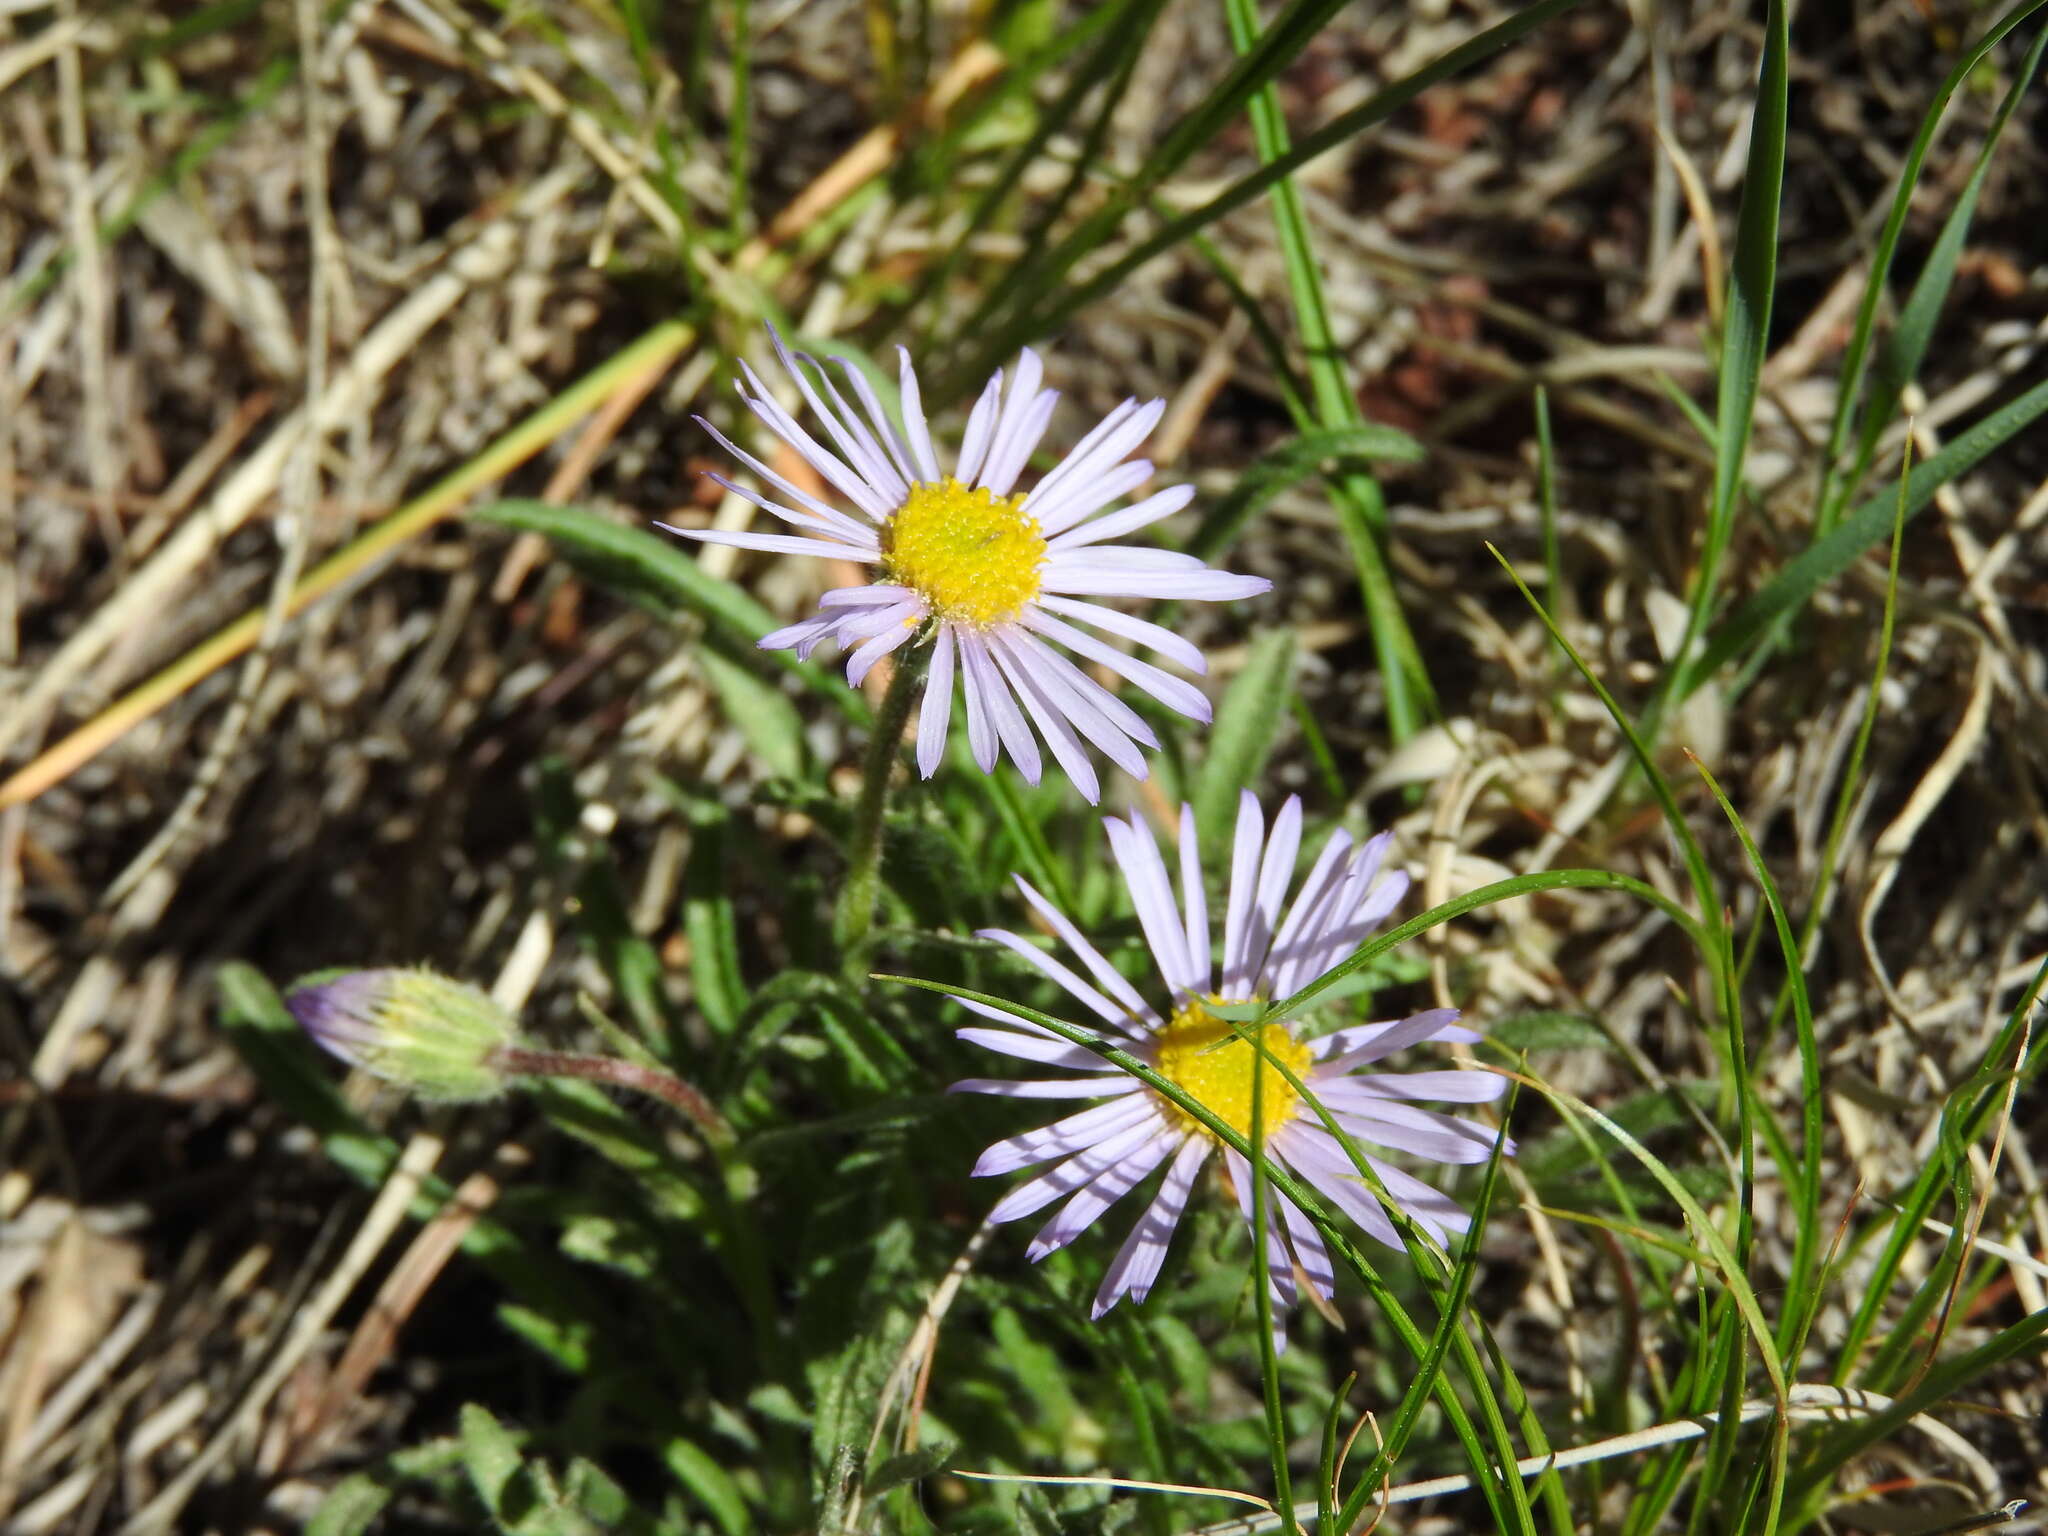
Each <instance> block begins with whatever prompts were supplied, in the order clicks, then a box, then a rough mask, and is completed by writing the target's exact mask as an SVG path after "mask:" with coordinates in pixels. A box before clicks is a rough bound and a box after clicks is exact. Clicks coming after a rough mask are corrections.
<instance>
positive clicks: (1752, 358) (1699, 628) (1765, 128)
mask: <svg viewBox="0 0 2048 1536" xmlns="http://www.w3.org/2000/svg"><path fill="white" fill-rule="evenodd" d="M1790 54H1791V41H1790V36H1789V32H1788V23H1787V21H1786V16H1785V0H1768V3H1767V4H1766V6H1765V13H1764V52H1763V63H1762V67H1761V69H1760V71H1759V73H1758V79H1757V90H1756V110H1755V111H1754V113H1752V114H1751V117H1750V126H1749V161H1748V164H1747V166H1746V167H1745V168H1744V172H1743V178H1742V206H1741V209H1740V211H1739V212H1738V213H1737V215H1736V219H1735V247H1734V259H1733V263H1732V266H1731V270H1730V272H1729V284H1728V308H1727V315H1726V319H1725V322H1724V324H1723V326H1722V332H1721V357H1720V374H1719V380H1718V387H1717V389H1716V393H1715V407H1714V438H1713V443H1714V492H1713V500H1712V502H1711V503H1710V505H1709V506H1708V508H1707V527H1706V532H1705V534H1704V536H1703V537H1702V538H1701V540H1700V554H1699V565H1698V568H1697V569H1696V570H1695V572H1694V574H1693V581H1692V592H1691V594H1690V596H1689V598H1688V600H1687V603H1686V618H1685V630H1684V634H1683V636H1682V637H1681V639H1680V640H1679V643H1678V644H1677V646H1676V647H1674V648H1673V650H1672V652H1671V661H1670V664H1669V666H1668V667H1667V669H1666V671H1665V673H1664V678H1663V680H1662V682H1661V684H1660V685H1659V687H1658V690H1657V693H1656V695H1655V697H1654V698H1653V699H1652V700H1651V702H1650V706H1649V708H1647V709H1646V710H1644V712H1643V719H1642V725H1641V729H1642V734H1643V736H1644V738H1645V739H1646V740H1647V741H1649V742H1650V743H1651V744H1653V745H1654V744H1655V743H1656V740H1657V738H1658V735H1659V732H1660V730H1661V727H1662V724H1663V722H1664V720H1665V719H1667V718H1668V717H1669V712H1670V709H1671V706H1672V704H1673V702H1674V701H1675V699H1680V698H1684V697H1685V696H1686V694H1687V693H1688V692H1689V691H1690V683H1689V679H1691V678H1692V677H1695V676H1699V675H1703V674H1700V673H1697V672H1695V671H1694V670H1693V668H1692V660H1691V659H1692V656H1693V647H1694V645H1695V643H1696V642H1697V641H1698V639H1699V637H1700V635H1701V633H1702V632H1703V631H1704V630H1705V629H1706V627H1707V616H1708V615H1709V614H1711V613H1712V612H1713V611H1714V603H1715V599H1716V596H1717V594H1718V593H1719V590H1720V578H1721V560H1722V557H1723V556H1724V555H1725V554H1726V553H1727V550H1728V544H1729V540H1730V539H1731V538H1732V537H1733V536H1734V531H1735V514H1736V509H1737V507H1736V504H1737V502H1738V501H1739V500H1740V499H1741V496H1742V466H1743V463H1744V460H1745V459H1746V458H1747V456H1748V453H1749V439H1750V434H1751V432H1752V430H1753V428H1754V426H1755V419H1756V399H1757V390H1758V387H1759V381H1760V380H1761V378H1762V376H1763V368H1764V356H1765V353H1766V352H1767V350H1768V349H1769V346H1770V333H1771V298H1772V294H1773V292H1774V290H1775V288H1776V285H1777V278H1778V212H1779V205H1780V203H1781V201H1782V198H1783V194H1784V189H1785V118H1786V111H1787V94H1788V82H1789V77H1790V68H1791V65H1790ZM1734 1433H1735V1431H1734V1428H1733V1426H1723V1427H1717V1428H1716V1430H1715V1434H1714V1438H1715V1440H1716V1442H1717V1443H1732V1437H1733V1436H1734Z"/></svg>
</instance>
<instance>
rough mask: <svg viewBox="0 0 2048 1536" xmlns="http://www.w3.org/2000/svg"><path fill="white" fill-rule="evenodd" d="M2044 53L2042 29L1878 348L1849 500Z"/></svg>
mask: <svg viewBox="0 0 2048 1536" xmlns="http://www.w3.org/2000/svg"><path fill="white" fill-rule="evenodd" d="M2044 49H2048V27H2043V28H2042V29H2041V30H2040V32H2039V33H2037V34H2036V35H2035V38H2034V44H2033V46H2032V47H2031V48H2029V49H2028V50H2027V55H2026V58H2025V59H2024V60H2023V61H2022V62H2021V64H2020V69H2019V73H2018V74H2017V75H2016V76H2015V77H2014V79H2013V82H2012V85H2011V86H2010V87H2009V88H2008V89H2007V91H2006V93H2005V99H2004V100H2003V101H2001V102H2000V103H1999V104H1998V111H1997V113H1996V115H1995V116H1993V118H1992V119H1991V127H1990V128H1989V129H1988V130H1987V131H1986V132H1985V135H1984V145H1983V148H1981V149H1980V150H1978V152H1977V163H1976V164H1975V165H1974V166H1973V167H1971V170H1970V179H1969V181H1968V182H1966V183H1965V184H1964V186H1963V191H1962V195H1961V196H1960V197H1959V198H1957V199H1956V205H1955V207H1954V208H1953V209H1951V210H1950V212H1949V216H1948V217H1947V218H1946V219H1945V220H1943V221H1942V226H1941V233H1940V234H1939V235H1938V236H1937V237H1936V238H1935V241H1934V247H1933V249H1931V250H1930V251H1929V252H1928V253H1927V261H1926V264H1925V265H1924V266H1922V267H1921V269H1920V275H1919V276H1918V277H1917V278H1915V279H1914V280H1913V288H1912V291H1911V292H1910V293H1909V294H1908V295H1907V297H1906V302H1905V305H1904V307H1902V308H1901V309H1900V310H1899V318H1898V323H1897V324H1896V325H1894V326H1893V327H1892V332H1891V335H1890V336H1888V337H1887V338H1886V339H1885V343H1884V345H1883V346H1881V347H1879V348H1878V352H1877V362H1876V365H1875V366H1874V367H1872V369H1871V370H1870V404H1869V405H1868V407H1867V408H1866V409H1865V410H1864V413H1863V430H1862V431H1861V432H1860V433H1859V434H1858V435H1857V443H1856V462H1855V464H1854V466H1853V467H1852V468H1851V469H1850V471H1849V473H1848V474H1847V475H1846V476H1845V477H1844V478H1843V482H1842V483H1843V485H1844V487H1845V493H1846V494H1854V491H1853V487H1855V486H1858V485H1861V484H1862V483H1863V477H1864V475H1865V474H1866V473H1868V471H1869V469H1870V462H1871V460H1872V459H1873V458H1875V457H1876V455H1877V445H1878V440H1879V439H1880V438H1881V437H1882V436H1883V435H1884V430H1885V428H1886V427H1888V426H1890V425H1891V424H1892V419H1893V418H1894V417H1895V416H1896V415H1897V414H1898V410H1899V398H1900V397H1901V396H1902V395H1903V394H1904V393H1905V391H1906V386H1907V385H1908V384H1910V383H1912V382H1913V380H1914V378H1915V377H1916V376H1917V375H1918V374H1919V372H1920V362H1921V359H1922V358H1924V357H1925V356H1926V355H1927V344H1928V342H1929V341H1931V340H1932V339H1933V336H1934V324H1935V322H1936V321H1937V320H1938V319H1940V318H1941V309H1942V305H1943V304H1944V303H1945V302H1946V301H1947V299H1948V292H1949V289H1950V288H1951V287H1952V286H1953V285H1954V283H1955V276H1956V263H1957V261H1958V260H1959V259H1960V258H1961V257H1962V254H1963V246H1964V244H1965V242H1966V241H1967V240H1968V239H1969V236H1970V220H1971V218H1972V216H1973V215H1974V214H1975V213H1976V211H1977V197H1978V194H1979V193H1981V192H1982V191H1983V190H1984V178H1985V177H1986V175H1988V174H1989V173H1990V170H1991V157H1992V154H1993V152H1994V151H1995V150H1996V149H1997V148H1998V140H1999V136H2000V135H2001V134H2003V133H2004V132H2005V125H2006V123H2007V122H2009V121H2010V120H2011V118H2012V114H2013V110H2014V108H2016V107H2018V106H2019V104H2020V98H2021V97H2022V96H2024V95H2026V93H2027V88H2028V87H2029V86H2030V85H2032V84H2033V80H2034V74H2035V72H2036V71H2037V70H2038V69H2039V68H2040V66H2041V54H2042V51H2043V50H2044ZM1823 531H1824V530H1823Z"/></svg>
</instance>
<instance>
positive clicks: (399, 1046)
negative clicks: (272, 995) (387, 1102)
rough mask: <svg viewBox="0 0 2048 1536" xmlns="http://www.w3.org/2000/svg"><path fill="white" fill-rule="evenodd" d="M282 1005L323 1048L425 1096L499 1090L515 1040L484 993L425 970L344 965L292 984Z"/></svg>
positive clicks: (508, 1019) (464, 1097)
mask: <svg viewBox="0 0 2048 1536" xmlns="http://www.w3.org/2000/svg"><path fill="white" fill-rule="evenodd" d="M285 1006H286V1007H287V1008H289V1009H291V1013H292V1017H293V1018H295V1019H297V1020H298V1021H299V1027H300V1028H302V1029H304V1030H305V1031H306V1033H307V1034H309V1035H311V1036H312V1037H313V1039H314V1041H315V1042H316V1043H317V1044H319V1045H320V1046H321V1047H322V1048H323V1049H325V1050H328V1051H331V1052H332V1053H333V1054H335V1055H336V1056H339V1057H340V1058H341V1059H342V1060H343V1061H346V1062H348V1063H350V1064H351V1065H352V1066H358V1067H361V1068H362V1069H363V1070H364V1071H366V1072H368V1073H370V1074H372V1075H373V1076H376V1077H381V1078H383V1079H384V1080H385V1081H386V1082H388V1083H396V1084H397V1085H398V1086H399V1087H401V1088H404V1089H406V1090H407V1091H408V1092H410V1093H414V1094H417V1095H418V1096H419V1097H420V1098H423V1099H439V1100H444V1101H450V1102H457V1103H464V1102H469V1101H473V1100H476V1099H488V1098H492V1097H494V1096H496V1095H497V1094H498V1093H500V1092H502V1091H503V1090H504V1088H505V1076H504V1073H503V1071H502V1070H501V1068H500V1067H499V1066H498V1062H497V1058H498V1055H499V1052H500V1051H502V1050H503V1049H504V1048H505V1047H507V1046H510V1045H512V1044H513V1043H514V1041H515V1040H516V1039H517V1026H516V1024H515V1023H514V1022H513V1019H512V1016H511V1015H510V1014H509V1013H507V1012H506V1011H505V1010H504V1009H503V1008H501V1007H499V1006H498V1004H497V1003H495V1002H494V1001H492V999H491V997H490V995H489V994H488V993H485V992H482V991H479V990H478V989H477V988H475V987H473V986H471V985H469V984H468V983H467V982H462V981H455V980H453V979H451V978H449V977H447V976H440V975H436V974H435V973H434V972H432V971H426V970H377V971H345V972H342V973H341V974H339V975H328V976H326V977H324V979H310V978H309V979H308V980H306V981H303V982H301V983H300V984H299V985H298V986H296V987H294V988H293V989H292V991H291V993H290V995H289V996H287V997H286V998H285Z"/></svg>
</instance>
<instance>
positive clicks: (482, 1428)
mask: <svg viewBox="0 0 2048 1536" xmlns="http://www.w3.org/2000/svg"><path fill="white" fill-rule="evenodd" d="M459 1434H460V1436H461V1440H462V1465H463V1470H464V1471H466V1472H468V1473H469V1481H470V1483H471V1485H472V1486H473V1487H474V1488H475V1489H476V1493H477V1497H478V1498H480V1499H482V1500H483V1502H484V1508H485V1509H487V1510H489V1511H490V1512H491V1515H492V1516H493V1518H499V1519H502V1518H503V1515H504V1509H505V1495H506V1492H507V1490H508V1489H510V1487H511V1485H512V1480H513V1479H514V1478H516V1477H518V1475H519V1472H520V1468H521V1467H522V1466H523V1465H524V1464H525V1463H524V1459H523V1458H522V1457H521V1456H520V1454H519V1442H518V1440H517V1439H516V1438H514V1437H513V1435H512V1434H511V1433H510V1432H509V1431H507V1430H506V1428H505V1427H504V1425H502V1424H500V1423H499V1422H498V1421H497V1419H496V1418H494V1417H493V1416H492V1414H491V1411H490V1410H489V1409H488V1408H485V1407H484V1406H483V1405H482V1404H480V1403H464V1404H463V1405H462V1416H461V1423H460V1427H459Z"/></svg>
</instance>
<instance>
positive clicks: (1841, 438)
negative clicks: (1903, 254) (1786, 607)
mask: <svg viewBox="0 0 2048 1536" xmlns="http://www.w3.org/2000/svg"><path fill="white" fill-rule="evenodd" d="M2043 5H2048V0H2019V3H2018V4H2016V5H2014V6H2013V7H2012V9H2011V10H2009V11H2007V12H2006V13H2005V14H2004V15H2003V16H2001V17H1999V19H1998V20H1997V21H1995V22H1994V23H1992V25H1991V26H1990V28H1988V29H1987V30H1986V31H1985V33H1984V35H1983V36H1982V37H1980V38H1978V39H1977V41H1976V43H1975V44H1974V45H1973V46H1972V47H1970V48H1969V49H1967V50H1966V51H1964V52H1963V53H1962V54H1960V55H1959V56H1958V57H1957V58H1956V61H1955V62H1954V63H1953V64H1952V65H1950V66H1949V71H1948V74H1947V75H1946V76H1945V77H1944V78H1943V80H1942V82H1941V86H1940V88H1939V89H1938V90H1936V91H1935V93H1934V100H1933V101H1931V102H1930V103H1928V107H1927V111H1926V114H1925V115H1924V116H1923V117H1922V118H1921V120H1920V129H1919V131H1918V132H1917V133H1915V134H1914V135H1913V142H1912V144H1911V145H1909V146H1908V147H1907V150H1906V157H1905V159H1904V161H1903V162H1902V163H1901V164H1900V167H1899V185H1898V190H1897V191H1896V192H1894V193H1893V194H1892V206H1891V212H1890V213H1888V214H1887V215H1886V216H1885V222H1884V228H1883V229H1882V230H1880V231H1879V232H1878V237H1877V245H1876V248H1875V249H1874V250H1873V251H1872V253H1871V259H1870V275H1869V277H1867V278H1866V279H1865V280H1864V283H1863V298H1862V300H1861V302H1860V303H1859V304H1858V305H1857V308H1856V323H1855V324H1854V325H1853V326H1851V327H1850V330H1849V345H1848V346H1847V347H1845V348H1844V349H1843V351H1842V367H1841V371H1840V373H1839V374H1838V375H1837V378H1838V380H1839V383H1838V385H1837V387H1836V390H1835V415H1834V420H1833V421H1832V422H1831V423H1830V424H1829V427H1828V441H1827V448H1826V450H1825V451H1824V452H1823V454H1822V455H1821V479H1820V491H1819V494H1818V495H1817V496H1816V497H1815V502H1816V505H1817V506H1818V508H1819V511H1818V512H1817V514H1816V515H1815V517H1814V528H1813V531H1814V537H1815V539H1816V540H1819V539H1823V538H1825V537H1827V536H1828V535H1829V534H1831V533H1832V532H1834V529H1835V515H1836V512H1837V510H1838V504H1839V503H1840V502H1842V501H1845V500H1847V499H1848V498H1849V497H1851V496H1853V495H1855V494H1856V489H1857V487H1856V485H1855V483H1854V482H1853V481H1849V480H1845V479H1842V478H1841V474H1842V455H1843V451H1844V450H1845V449H1846V448H1847V446H1848V443H1849V436H1850V432H1851V430H1852V428H1853V426H1854V424H1855V420H1856V409H1857V404H1858V402H1859V401H1860V400H1861V398H1862V392H1863V384H1864V379H1865V374H1866V371H1867V370H1866V368H1865V364H1866V362H1867V361H1868V359H1869V356H1870V347H1871V342H1872V338H1873V337H1874V336H1875V334H1876V331H1877V311H1878V307H1879V305H1880V304H1881V303H1882V302H1883V300H1884V295H1885V290H1886V287H1887V285H1888V284H1889V282H1890V281H1891V269H1892V259H1893V258H1894V257H1895V256H1896V255H1897V254H1898V248H1899V238H1900V236H1901V235H1903V234H1904V233H1905V228H1906V217H1907V215H1908V214H1909V213H1910V212H1911V211H1912V208H1913V201H1914V196H1913V195H1914V193H1915V192H1916V191H1917V190H1918V189H1919V185H1920V172H1921V168H1922V167H1923V166H1924V165H1925V164H1926V161H1927V153H1928V151H1929V150H1930V149H1931V148H1932V147H1933V145H1934V136H1935V133H1936V132H1937V131H1938V130H1939V129H1940V127H1941V120H1942V116H1943V114H1944V113H1946V112H1947V110H1948V104H1949V101H1950V100H1951V98H1953V97H1954V95H1955V93H1956V91H1957V89H1958V88H1959V87H1960V86H1961V85H1962V83H1963V82H1964V81H1965V80H1967V79H1969V78H1970V76H1971V75H1972V74H1973V73H1974V72H1975V71H1976V68H1977V66H1978V65H1979V64H1980V63H1981V62H1983V60H1984V58H1985V57H1986V56H1987V55H1988V54H1989V53H1990V52H1991V50H1992V49H1993V48H1995V47H1996V46H1997V45H1998V44H1999V43H2000V42H2001V41H2002V40H2003V39H2004V38H2005V36H2006V34H2008V33H2009V32H2011V31H2012V29H2013V28H2015V27H2017V26H2018V25H2019V24H2020V23H2021V22H2023V21H2025V20H2026V19H2027V18H2028V17H2029V16H2032V15H2033V14H2034V13H2035V12H2037V11H2039V10H2040V9H2041V8H2042V6H2043Z"/></svg>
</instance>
